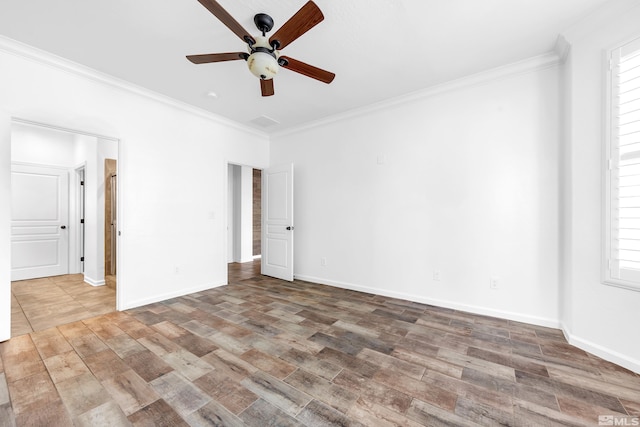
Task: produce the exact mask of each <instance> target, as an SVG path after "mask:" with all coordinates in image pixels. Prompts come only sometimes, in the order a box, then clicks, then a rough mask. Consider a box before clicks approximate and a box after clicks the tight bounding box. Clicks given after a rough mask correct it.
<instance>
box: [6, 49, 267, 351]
mask: <svg viewBox="0 0 640 427" xmlns="http://www.w3.org/2000/svg"><path fill="white" fill-rule="evenodd" d="M16 53H17V54H16ZM25 54H26V55H27V56H31V57H35V58H37V60H33V59H25V58H24V57H23V56H24V55H25ZM41 60H45V61H47V62H48V63H50V64H52V65H44V64H43V63H42V62H41ZM60 67H64V68H65V69H61V68H60ZM66 68H71V69H72V70H74V71H73V72H69V71H66ZM86 74H89V75H90V76H92V77H91V78H87V77H85V75H86ZM110 81H111V79H109V78H106V77H104V76H99V75H95V74H92V73H87V72H86V70H85V69H83V68H82V67H79V66H74V65H71V66H68V64H66V63H64V62H63V61H61V60H58V59H56V58H52V57H49V56H48V55H46V54H42V53H40V52H37V51H35V50H31V49H28V48H24V47H22V46H19V45H15V44H12V43H11V42H9V41H7V40H4V39H3V40H0V93H2V96H1V97H0V154H2V156H1V160H0V197H2V199H3V200H9V188H10V182H9V181H10V158H11V155H10V142H11V134H10V117H18V118H21V119H25V120H30V121H34V122H39V123H46V124H51V125H54V126H59V127H63V128H67V129H77V130H81V131H84V132H87V133H91V134H96V135H105V136H108V137H113V138H118V139H120V158H119V165H118V166H119V176H118V178H119V186H120V188H121V192H120V201H121V205H120V212H121V218H120V219H121V220H120V223H119V225H120V230H121V231H122V237H121V238H120V242H119V243H120V249H121V250H120V261H121V262H120V265H119V266H118V267H119V270H118V280H119V284H118V286H119V293H118V298H119V308H120V309H125V308H129V307H134V306H138V305H142V304H145V303H147V302H152V301H158V300H163V299H166V298H169V297H172V296H176V295H182V294H186V293H190V292H194V291H197V290H201V289H205V288H210V287H213V286H218V285H221V284H224V283H226V282H227V265H226V230H225V228H226V221H225V219H226V215H225V212H226V206H225V201H226V191H227V187H226V178H225V177H226V174H227V162H228V161H229V162H234V163H240V164H247V165H254V166H256V167H266V166H267V164H268V153H269V146H268V140H267V138H266V137H264V136H261V135H259V134H257V133H254V132H250V131H248V130H245V129H243V128H240V127H238V126H232V125H230V124H226V122H224V121H223V120H222V119H220V120H217V119H216V120H214V119H212V118H209V116H206V115H201V114H197V113H195V112H192V111H191V110H189V109H187V108H185V109H183V108H180V105H179V104H177V103H173V104H171V103H167V102H160V101H159V100H162V99H164V98H162V97H160V96H155V97H154V96H146V95H145V93H146V92H144V91H142V90H137V92H138V93H139V94H136V93H132V92H131V91H129V90H124V89H121V88H119V87H115V86H114V85H112V84H110V83H108V82H110ZM105 82H107V83H105ZM9 222H10V207H9V206H8V205H7V204H0V224H2V223H3V224H5V226H4V227H0V251H1V252H0V262H1V264H0V294H1V295H3V297H1V298H0V301H2V302H1V303H0V304H3V306H2V307H1V308H2V310H0V340H4V339H7V338H9V331H10V327H9V325H10V312H11V311H10V310H9V309H8V306H7V307H4V306H6V305H7V304H8V303H9V301H10V282H9V280H10V279H9V269H10V264H9V259H10V258H9V256H10V254H9V235H8V228H9V227H8V225H9ZM176 267H178V272H177V273H176ZM5 308H7V309H6V310H5Z"/></svg>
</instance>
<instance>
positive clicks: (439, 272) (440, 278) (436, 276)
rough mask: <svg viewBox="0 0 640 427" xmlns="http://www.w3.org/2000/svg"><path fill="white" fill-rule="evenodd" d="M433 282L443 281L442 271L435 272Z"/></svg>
mask: <svg viewBox="0 0 640 427" xmlns="http://www.w3.org/2000/svg"><path fill="white" fill-rule="evenodd" d="M433 280H435V281H436V282H439V281H440V280H442V272H441V271H440V270H433Z"/></svg>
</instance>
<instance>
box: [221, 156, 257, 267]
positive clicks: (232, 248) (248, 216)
mask: <svg viewBox="0 0 640 427" xmlns="http://www.w3.org/2000/svg"><path fill="white" fill-rule="evenodd" d="M228 179H229V199H228V200H229V205H228V209H229V213H228V216H227V228H228V235H229V238H228V244H229V251H228V262H250V261H253V168H252V167H251V166H241V165H229V172H228Z"/></svg>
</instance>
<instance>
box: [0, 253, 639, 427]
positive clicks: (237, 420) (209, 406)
mask: <svg viewBox="0 0 640 427" xmlns="http://www.w3.org/2000/svg"><path fill="white" fill-rule="evenodd" d="M258 267H259V266H258V264H257V263H249V264H244V265H237V264H236V265H232V266H231V271H230V285H228V286H223V287H220V288H216V289H212V290H208V291H204V292H199V293H196V294H191V295H187V296H184V297H179V298H174V299H171V300H168V301H164V302H162V303H156V304H151V305H148V306H144V307H139V308H136V309H133V310H127V311H124V312H112V313H108V314H105V315H102V316H98V317H93V318H90V319H84V320H81V321H75V322H73V323H70V324H66V325H63V326H58V327H55V328H50V329H46V330H43V331H38V332H33V333H30V334H27V335H22V336H19V337H16V338H12V339H11V340H9V341H6V342H4V343H2V344H0V356H1V359H0V360H1V363H0V425H2V426H13V425H17V426H71V425H75V426H130V425H134V426H187V425H191V426H241V425H248V426H260V427H264V426H276V425H278V426H342V425H352V426H363V425H364V426H400V425H401V426H421V425H423V426H424V425H427V426H432V425H433V426H477V425H483V426H493V425H513V426H536V427H537V426H596V425H598V417H599V416H601V415H609V416H616V417H618V418H616V420H623V421H624V422H628V423H633V422H634V420H636V418H633V417H638V416H640V376H638V375H637V374H635V373H633V372H630V371H628V370H625V369H622V368H620V367H619V366H616V365H613V364H611V363H608V362H605V361H603V360H601V359H599V358H597V357H595V356H593V355H591V354H588V353H586V352H584V351H582V350H579V349H577V348H575V347H573V346H571V345H569V344H567V342H566V341H565V340H564V338H563V336H562V333H561V332H560V331H558V330H555V329H549V328H542V327H537V326H532V325H527V324H523V323H517V322H511V321H506V320H501V319H495V318H490V317H485V316H476V315H471V314H468V313H464V312H460V311H454V310H448V309H442V308H437V307H433V306H428V305H424V304H417V303H413V302H408V301H403V300H398V299H394V298H387V297H381V296H376V295H370V294H364V293H359V292H353V291H347V290H342V289H336V288H331V287H328V286H322V285H316V284H312V283H307V282H301V281H296V282H293V283H288V282H283V281H280V280H276V279H271V278H267V277H263V276H260V275H259V274H258V271H259V270H258ZM623 417H626V418H624V419H623ZM625 419H626V421H625ZM620 422H622V421H620ZM624 425H633V424H624Z"/></svg>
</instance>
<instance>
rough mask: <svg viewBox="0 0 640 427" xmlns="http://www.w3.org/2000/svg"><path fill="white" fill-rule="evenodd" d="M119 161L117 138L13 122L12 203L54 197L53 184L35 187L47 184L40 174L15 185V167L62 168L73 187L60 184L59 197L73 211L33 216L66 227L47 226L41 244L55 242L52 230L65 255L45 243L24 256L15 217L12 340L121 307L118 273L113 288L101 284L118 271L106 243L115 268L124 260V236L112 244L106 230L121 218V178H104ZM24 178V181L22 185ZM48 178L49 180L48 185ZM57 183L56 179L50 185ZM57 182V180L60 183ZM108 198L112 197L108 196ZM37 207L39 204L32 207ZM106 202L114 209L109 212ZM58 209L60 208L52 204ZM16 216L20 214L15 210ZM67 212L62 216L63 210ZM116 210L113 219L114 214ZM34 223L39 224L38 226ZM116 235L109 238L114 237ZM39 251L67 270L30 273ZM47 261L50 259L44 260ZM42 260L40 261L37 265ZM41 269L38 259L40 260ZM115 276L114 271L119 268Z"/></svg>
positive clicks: (60, 173)
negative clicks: (120, 244)
mask: <svg viewBox="0 0 640 427" xmlns="http://www.w3.org/2000/svg"><path fill="white" fill-rule="evenodd" d="M117 158H118V141H117V140H115V139H110V138H104V137H99V136H95V135H88V134H83V133H81V132H76V131H72V130H67V129H61V128H57V127H53V126H48V125H42V124H37V123H31V122H27V121H22V120H19V119H14V121H13V122H12V126H11V162H12V189H11V195H12V196H11V199H12V205H13V203H14V202H15V201H16V200H18V201H22V202H24V201H27V203H22V207H25V206H26V207H28V206H29V204H30V203H31V202H28V201H29V200H32V201H33V200H36V199H37V198H38V197H44V198H47V197H49V198H53V196H50V193H48V192H47V191H48V190H47V188H49V190H50V189H51V188H54V186H53V185H48V186H47V185H41V186H39V187H37V188H38V189H37V191H36V192H35V193H34V189H35V188H36V187H34V186H32V184H33V183H34V182H37V181H43V180H42V179H39V176H40V175H38V174H35V175H33V176H35V177H37V178H30V176H28V175H24V176H22V178H24V179H23V180H22V181H23V182H22V185H14V182H15V181H16V180H14V169H15V170H16V172H19V171H21V170H22V169H25V168H26V169H34V168H36V169H37V168H45V169H46V168H48V170H52V171H58V173H59V175H60V176H62V177H63V178H60V180H66V181H67V182H68V183H67V184H61V185H59V186H57V187H55V192H56V197H58V200H62V199H59V196H61V195H62V196H63V198H64V197H66V201H61V202H60V201H59V204H60V205H62V206H63V207H64V208H66V210H67V212H66V213H61V214H59V215H58V213H59V212H57V211H56V212H55V215H52V212H54V210H53V209H49V210H48V211H45V212H32V213H31V214H32V216H33V215H35V217H42V218H45V217H50V218H54V219H56V220H57V221H58V222H59V223H56V224H55V227H54V226H53V225H51V224H50V225H49V226H48V228H41V229H40V231H43V230H44V232H45V235H44V236H41V237H40V238H39V239H33V240H34V241H37V240H40V241H41V242H47V241H50V240H51V239H50V237H51V236H47V235H46V233H47V232H49V233H50V234H52V235H53V234H56V235H57V236H58V237H60V240H64V242H65V243H66V245H67V246H66V248H64V249H62V250H61V252H60V253H61V254H62V255H65V256H66V258H65V259H62V258H63V257H62V256H58V255H56V256H55V257H54V256H51V253H50V252H47V248H48V247H53V246H54V245H53V244H42V245H40V247H39V248H38V251H22V252H21V247H22V248H23V247H24V244H22V243H21V242H20V240H21V239H22V240H24V239H23V238H21V237H20V233H21V232H22V231H23V228H21V227H20V224H18V223H15V220H17V219H20V218H17V217H15V215H14V218H13V220H12V234H11V261H12V264H11V265H12V318H11V324H12V332H11V335H12V336H16V335H17V334H21V333H25V332H31V331H30V330H29V328H31V330H41V329H42V328H43V327H52V326H57V325H59V324H63V323H68V322H72V321H76V320H81V319H83V318H88V317H92V316H95V315H98V314H104V313H106V312H109V311H115V309H116V292H117V291H116V286H115V283H116V281H115V274H114V275H113V280H112V282H113V288H112V289H108V287H107V286H102V285H105V284H106V283H107V280H106V277H107V276H106V274H105V273H107V272H111V268H112V267H111V265H110V266H109V270H107V266H106V262H105V261H106V260H105V258H106V257H107V250H106V246H107V245H108V246H109V248H112V250H111V251H109V258H111V257H113V261H114V262H113V268H114V269H115V264H116V263H115V259H116V257H117V252H116V250H115V248H117V239H114V240H110V241H109V242H108V243H107V232H106V230H107V227H108V228H109V229H110V227H111V223H114V224H115V221H112V218H111V216H110V215H111V214H113V215H114V218H113V219H114V220H115V219H116V218H117V215H116V212H117V203H116V202H117V191H116V189H117V181H116V180H113V181H112V180H111V179H109V180H105V178H104V177H105V176H107V175H108V176H113V177H114V178H115V176H117V166H116V165H115V163H114V164H113V168H114V169H113V170H109V171H108V172H105V170H106V167H107V166H106V165H107V162H106V160H107V159H112V160H113V161H114V162H115V161H116V160H117ZM19 181H20V180H17V182H19ZM44 181H47V180H44ZM54 181H56V180H55V179H49V180H48V181H47V182H49V183H51V182H54ZM56 182H57V181H56ZM109 186H112V187H113V188H112V190H113V191H112V192H111V193H110V194H109V195H107V194H106V190H107V187H109ZM107 197H108V199H107ZM32 204H33V203H32ZM107 205H109V208H110V209H111V211H112V212H111V211H108V210H107V208H106V207H107ZM52 206H53V204H52ZM12 211H13V209H12ZM60 212H61V211H60ZM107 213H109V216H107ZM31 225H38V223H36V222H31ZM110 235H111V234H110V233H109V236H110ZM32 254H38V255H39V256H40V258H41V259H40V264H47V262H46V261H47V260H52V259H54V258H55V259H56V261H57V263H58V264H59V265H60V268H59V269H58V270H56V271H53V272H51V271H49V272H47V271H46V270H42V269H41V271H36V270H37V269H35V270H33V269H31V270H30V269H29V267H30V265H29V264H30V263H34V260H30V259H29V257H30V255H32ZM43 260H44V261H43ZM35 261H38V260H35ZM36 264H37V262H36ZM114 272H115V270H114Z"/></svg>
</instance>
